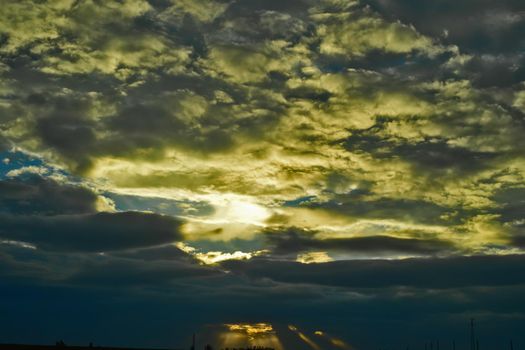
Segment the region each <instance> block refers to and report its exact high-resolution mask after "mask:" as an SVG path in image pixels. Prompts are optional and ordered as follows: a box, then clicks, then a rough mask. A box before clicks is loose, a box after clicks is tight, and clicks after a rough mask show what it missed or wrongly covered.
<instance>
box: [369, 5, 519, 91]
mask: <svg viewBox="0 0 525 350" xmlns="http://www.w3.org/2000/svg"><path fill="white" fill-rule="evenodd" d="M366 2H367V3H369V4H371V5H372V6H373V8H375V9H377V10H379V11H380V12H381V13H382V14H383V15H385V16H386V17H388V18H396V19H400V20H401V21H403V22H404V23H409V24H413V25H414V26H415V27H416V28H417V29H418V30H419V31H420V32H422V33H424V34H427V35H431V36H433V37H441V40H442V41H443V42H445V43H450V44H455V45H458V46H459V48H460V49H461V51H462V52H464V53H468V54H472V55H473V57H472V59H471V60H470V61H469V62H468V63H467V64H466V65H465V67H464V69H463V74H464V75H467V76H469V77H470V79H471V80H472V81H473V82H474V83H475V84H476V85H478V86H480V87H491V86H497V87H508V86H512V85H514V84H517V83H519V82H521V81H522V80H523V77H524V74H525V73H524V71H523V59H524V56H523V50H524V49H525V40H524V39H523V32H524V31H525V12H524V7H523V4H522V3H521V2H520V1H519V0H505V1H497V2H495V1H473V0H472V1H471V0H469V1H461V2H457V1H449V0H447V1H439V2H435V1H430V0H429V1H413V0H402V1H389V0H367V1H366Z"/></svg>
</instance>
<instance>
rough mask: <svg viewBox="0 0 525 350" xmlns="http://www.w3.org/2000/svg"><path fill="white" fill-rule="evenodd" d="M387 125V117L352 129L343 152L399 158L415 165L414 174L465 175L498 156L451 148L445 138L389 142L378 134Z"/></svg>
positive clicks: (484, 165) (479, 168)
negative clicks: (358, 128)
mask: <svg viewBox="0 0 525 350" xmlns="http://www.w3.org/2000/svg"><path fill="white" fill-rule="evenodd" d="M385 123H388V118H380V119H379V120H378V122H377V123H376V124H375V125H374V126H372V127H371V128H369V129H365V130H353V131H352V135H351V136H349V137H348V138H347V139H345V140H343V145H344V147H345V148H346V149H348V150H349V151H353V152H369V153H372V154H373V155H374V156H375V157H378V158H390V159H395V158H399V159H401V160H404V161H407V162H409V163H411V164H412V165H413V166H414V170H415V171H416V172H424V173H425V172H426V173H431V174H433V175H436V174H440V173H441V174H443V175H450V173H451V172H452V173H453V174H468V173H472V172H476V171H479V170H481V169H483V168H487V167H488V166H490V161H491V160H492V159H494V158H495V157H496V156H497V154H495V153H491V152H479V151H473V150H470V149H467V148H463V147H459V146H451V145H450V144H448V143H447V139H428V140H423V141H419V142H408V140H403V139H399V140H396V139H388V138H385V137H384V136H383V135H380V132H381V130H382V129H383V128H384V127H385Z"/></svg>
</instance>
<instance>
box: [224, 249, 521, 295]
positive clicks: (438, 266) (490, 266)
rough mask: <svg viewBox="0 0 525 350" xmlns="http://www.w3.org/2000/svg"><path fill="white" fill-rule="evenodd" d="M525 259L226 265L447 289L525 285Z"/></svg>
mask: <svg viewBox="0 0 525 350" xmlns="http://www.w3.org/2000/svg"><path fill="white" fill-rule="evenodd" d="M523 259H524V258H523V256H520V255H508V256H472V257H453V258H446V259H441V258H428V259H402V260H347V261H334V262H326V263H323V264H302V263H298V262H285V261H272V260H265V259H264V258H261V259H256V258H255V259H251V260H247V261H225V262H223V263H222V266H224V267H225V268H226V269H228V270H231V271H234V272H236V273H241V274H244V275H246V276H247V277H251V278H257V279H260V278H269V279H272V280H275V281H280V282H287V283H305V284H318V285H328V286H341V287H349V288H384V287H392V286H408V287H417V288H432V289H446V288H454V287H466V286H502V285H520V284H523V282H524V280H523V274H522V273H521V269H520V268H519V265H520V264H521V263H522V262H523ZM452 272H453V273H452Z"/></svg>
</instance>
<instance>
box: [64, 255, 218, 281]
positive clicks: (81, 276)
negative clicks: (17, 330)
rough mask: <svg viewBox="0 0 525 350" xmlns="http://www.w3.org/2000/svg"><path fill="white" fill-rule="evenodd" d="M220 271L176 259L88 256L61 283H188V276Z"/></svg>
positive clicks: (189, 277)
mask: <svg viewBox="0 0 525 350" xmlns="http://www.w3.org/2000/svg"><path fill="white" fill-rule="evenodd" d="M220 274H221V272H220V271H218V270H216V269H213V268H210V267H204V266H200V265H198V264H196V263H194V262H193V263H192V262H189V261H184V260H183V259H178V260H171V261H170V260H157V261H151V260H149V261H141V260H135V259H121V258H115V257H110V258H104V259H100V260H90V261H89V262H88V263H87V264H83V265H82V266H81V267H80V269H79V271H77V272H75V273H73V274H72V275H71V276H69V277H68V278H67V279H65V280H64V283H67V284H72V285H76V286H78V285H91V286H93V287H96V288H98V287H108V288H114V287H123V286H147V285H150V286H153V287H160V286H166V285H169V284H170V283H172V282H173V281H176V280H184V282H186V283H188V282H190V281H191V279H192V278H199V277H208V276H210V277H211V276H217V275H220Z"/></svg>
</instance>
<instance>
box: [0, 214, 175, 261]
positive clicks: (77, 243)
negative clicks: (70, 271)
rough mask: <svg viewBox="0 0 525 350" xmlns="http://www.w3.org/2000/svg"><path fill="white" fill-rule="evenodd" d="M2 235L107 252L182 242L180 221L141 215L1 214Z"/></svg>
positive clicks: (42, 245)
mask: <svg viewBox="0 0 525 350" xmlns="http://www.w3.org/2000/svg"><path fill="white" fill-rule="evenodd" d="M0 218H1V220H0V236H1V237H3V238H4V239H9V240H15V241H22V242H27V243H31V244H34V245H36V246H38V247H39V248H42V249H47V250H56V251H81V252H82V251H84V252H103V251H112V250H120V249H129V248H138V247H147V246H155V245H161V244H165V243H170V242H175V241H179V240H181V239H182V235H181V233H180V232H179V227H180V224H181V223H180V221H178V220H176V219H174V218H171V217H168V216H161V215H158V214H151V213H140V212H121V213H96V214H85V215H55V216H27V215H9V214H7V215H6V214H1V215H0Z"/></svg>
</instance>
